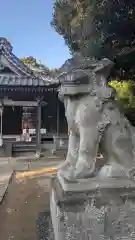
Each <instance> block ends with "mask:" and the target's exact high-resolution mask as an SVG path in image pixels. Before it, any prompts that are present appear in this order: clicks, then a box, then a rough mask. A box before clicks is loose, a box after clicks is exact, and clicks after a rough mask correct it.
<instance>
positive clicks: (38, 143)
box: [36, 101, 41, 156]
mask: <svg viewBox="0 0 135 240" xmlns="http://www.w3.org/2000/svg"><path fill="white" fill-rule="evenodd" d="M36 123H37V124H36V153H37V155H39V156H40V154H41V102H40V101H38V106H37V122H36Z"/></svg>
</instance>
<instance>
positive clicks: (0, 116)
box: [0, 107, 3, 147]
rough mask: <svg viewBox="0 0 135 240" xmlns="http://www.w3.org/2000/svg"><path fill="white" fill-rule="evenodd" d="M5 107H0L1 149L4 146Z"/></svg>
mask: <svg viewBox="0 0 135 240" xmlns="http://www.w3.org/2000/svg"><path fill="white" fill-rule="evenodd" d="M2 126H3V107H0V147H2V145H3V129H2Z"/></svg>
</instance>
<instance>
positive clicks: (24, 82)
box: [0, 75, 50, 87]
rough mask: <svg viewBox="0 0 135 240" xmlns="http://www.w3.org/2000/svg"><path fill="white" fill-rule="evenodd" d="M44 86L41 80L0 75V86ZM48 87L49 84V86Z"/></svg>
mask: <svg viewBox="0 0 135 240" xmlns="http://www.w3.org/2000/svg"><path fill="white" fill-rule="evenodd" d="M6 85H7V86H33V87H36V86H39V87H40V86H41V87H43V86H46V85H48V82H47V83H46V82H45V81H44V80H42V79H38V78H30V77H25V76H14V75H12V76H10V75H0V86H6ZM49 85H50V84H49Z"/></svg>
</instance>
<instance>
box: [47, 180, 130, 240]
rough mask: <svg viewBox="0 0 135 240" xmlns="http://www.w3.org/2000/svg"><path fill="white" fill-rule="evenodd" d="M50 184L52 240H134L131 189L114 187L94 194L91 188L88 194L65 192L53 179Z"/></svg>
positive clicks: (96, 191) (85, 192) (95, 191)
mask: <svg viewBox="0 0 135 240" xmlns="http://www.w3.org/2000/svg"><path fill="white" fill-rule="evenodd" d="M51 183H52V184H51V195H50V206H51V217H52V224H53V228H54V234H55V239H60V240H61V239H62V240H67V239H76V240H81V239H83V240H89V239H91V240H97V239H107V240H110V239H123V240H125V239H134V238H135V189H134V188H132V187H131V188H130V187H127V188H122V189H119V190H118V189H117V188H116V187H115V186H114V188H112V189H110V190H109V189H105V188H104V189H102V188H99V189H97V190H94V191H93V189H92V190H91V186H90V190H89V191H88V190H87V191H83V190H82V191H80V192H77V191H64V190H63V188H62V187H61V185H60V183H59V180H58V179H57V177H55V176H54V177H53V178H52V182H51ZM74 184H75V183H74ZM76 184H78V183H76ZM127 186H129V185H128V183H127ZM120 190H121V191H120Z"/></svg>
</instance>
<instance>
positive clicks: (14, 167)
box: [0, 154, 64, 203]
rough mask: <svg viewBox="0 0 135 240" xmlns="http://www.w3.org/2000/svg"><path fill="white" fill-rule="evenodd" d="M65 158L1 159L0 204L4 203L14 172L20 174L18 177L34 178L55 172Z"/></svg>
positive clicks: (30, 157) (50, 156) (31, 157)
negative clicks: (33, 176) (37, 175)
mask: <svg viewBox="0 0 135 240" xmlns="http://www.w3.org/2000/svg"><path fill="white" fill-rule="evenodd" d="M63 158H64V156H53V155H51V154H50V155H49V154H48V155H46V156H45V157H43V158H41V159H36V156H35V155H34V156H29V157H28V156H27V157H17V158H0V203H1V202H2V200H3V198H4V196H5V193H6V191H7V188H8V184H9V182H10V179H11V177H12V174H13V172H15V171H16V172H18V174H16V176H17V177H18V178H19V177H23V176H32V175H36V174H43V173H44V172H45V173H47V172H48V173H50V172H54V171H55V169H56V166H57V165H58V164H59V163H60V162H61V161H62V160H64V159H63Z"/></svg>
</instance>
